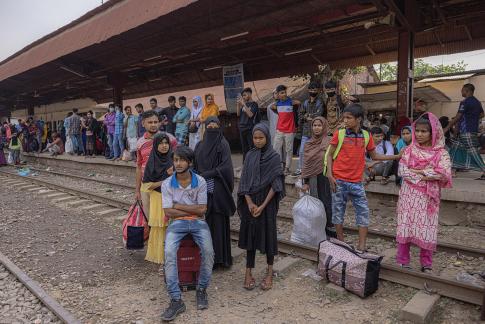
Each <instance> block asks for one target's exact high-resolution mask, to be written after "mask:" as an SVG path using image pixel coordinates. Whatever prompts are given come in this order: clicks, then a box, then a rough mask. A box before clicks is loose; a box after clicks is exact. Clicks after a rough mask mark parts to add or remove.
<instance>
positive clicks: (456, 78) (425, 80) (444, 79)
mask: <svg viewBox="0 0 485 324" xmlns="http://www.w3.org/2000/svg"><path fill="white" fill-rule="evenodd" d="M474 75H475V74H473V73H468V74H462V75H452V76H443V77H436V78H425V79H422V80H419V81H418V82H420V83H425V82H435V81H449V80H464V79H468V78H470V77H472V76H474Z"/></svg>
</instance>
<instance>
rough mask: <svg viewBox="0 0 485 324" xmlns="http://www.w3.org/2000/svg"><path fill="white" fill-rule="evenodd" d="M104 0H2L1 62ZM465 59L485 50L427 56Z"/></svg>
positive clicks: (484, 61)
mask: <svg viewBox="0 0 485 324" xmlns="http://www.w3.org/2000/svg"><path fill="white" fill-rule="evenodd" d="M102 1H103V0H0V40H1V43H0V61H2V60H4V59H6V58H7V57H9V56H10V55H12V54H14V53H15V52H17V51H19V50H21V49H22V48H24V47H25V46H27V45H29V44H30V43H32V42H34V41H35V40H37V39H39V38H41V37H42V36H45V35H47V34H49V33H51V32H53V31H55V30H56V29H58V28H60V27H62V26H64V25H66V24H68V23H69V22H71V21H73V20H75V19H77V18H79V17H80V16H82V15H83V14H85V13H86V12H88V11H89V10H92V9H94V8H96V7H97V6H99V5H101V3H102ZM105 1H106V0H105ZM140 1H142V0H140ZM461 60H464V61H465V63H466V64H467V68H466V69H467V70H475V69H482V68H485V50H479V51H473V52H465V53H460V54H452V55H440V56H433V57H429V58H425V61H426V62H429V63H432V64H435V65H436V64H442V63H444V64H453V63H456V62H458V61H461Z"/></svg>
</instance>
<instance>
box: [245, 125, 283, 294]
mask: <svg viewBox="0 0 485 324" xmlns="http://www.w3.org/2000/svg"><path fill="white" fill-rule="evenodd" d="M262 138H265V141H264V142H265V143H264V144H263V143H262V142H261V139H262ZM253 142H254V148H253V149H251V150H250V151H249V152H248V153H247V155H246V159H245V160H244V165H243V169H242V173H241V180H240V183H239V190H238V212H239V216H240V218H241V226H240V229H239V247H240V248H241V249H245V250H247V263H246V278H245V281H244V288H246V289H248V290H251V289H253V288H254V287H255V279H254V278H253V276H252V274H251V270H252V268H254V266H255V256H256V250H259V251H260V252H261V253H263V254H266V262H267V264H268V269H267V272H266V276H265V278H264V279H263V281H262V282H261V288H262V289H263V290H268V289H271V288H272V285H273V281H272V278H273V262H274V256H275V255H276V254H278V239H277V227H276V215H277V214H278V206H279V202H280V201H281V199H283V197H284V196H285V190H284V189H285V188H284V175H283V169H282V167H281V159H280V156H279V155H278V153H276V152H275V151H274V150H273V147H272V146H271V137H270V133H269V129H268V127H267V126H266V125H265V124H257V125H256V126H254V128H253Z"/></svg>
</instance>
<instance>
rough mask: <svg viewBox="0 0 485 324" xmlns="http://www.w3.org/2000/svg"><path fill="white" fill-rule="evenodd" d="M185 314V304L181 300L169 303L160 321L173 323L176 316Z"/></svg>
mask: <svg viewBox="0 0 485 324" xmlns="http://www.w3.org/2000/svg"><path fill="white" fill-rule="evenodd" d="M183 312H185V304H184V302H183V300H182V299H179V300H175V299H172V300H171V301H170V306H168V308H167V309H166V310H165V311H164V312H163V314H162V321H165V322H170V321H173V320H174V319H175V318H176V317H177V315H178V314H180V313H183Z"/></svg>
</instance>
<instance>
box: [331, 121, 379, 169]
mask: <svg viewBox="0 0 485 324" xmlns="http://www.w3.org/2000/svg"><path fill="white" fill-rule="evenodd" d="M345 134H346V130H345V128H340V129H339V130H338V144H337V147H336V148H335V152H334V153H333V159H334V160H335V159H336V158H337V156H338V154H339V152H340V149H341V148H342V145H343V144H344V139H345ZM362 135H364V143H365V145H364V149H365V148H367V144H369V141H370V135H369V132H368V131H366V130H365V129H362ZM327 158H328V149H327V151H326V152H325V156H324V160H323V175H327Z"/></svg>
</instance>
